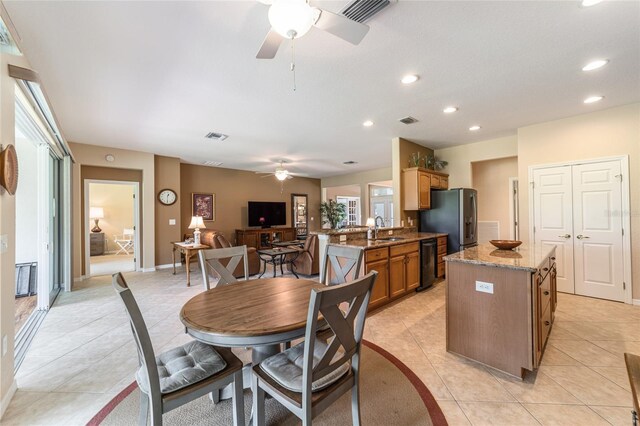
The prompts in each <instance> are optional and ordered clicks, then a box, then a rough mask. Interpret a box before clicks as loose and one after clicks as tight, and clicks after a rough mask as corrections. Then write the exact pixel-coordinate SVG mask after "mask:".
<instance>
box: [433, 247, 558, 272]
mask: <svg viewBox="0 0 640 426" xmlns="http://www.w3.org/2000/svg"><path fill="white" fill-rule="evenodd" d="M554 249H555V246H553V247H549V246H540V245H539V246H535V245H533V244H522V245H521V246H520V247H517V248H515V249H513V250H498V249H497V248H495V247H494V246H492V245H491V244H480V245H478V246H476V247H471V248H468V249H466V250H463V251H460V252H458V253H453V254H450V255H448V256H445V257H444V260H446V261H447V262H462V263H471V264H474V265H485V266H494V267H498V268H509V269H522V270H526V271H531V272H535V271H537V270H538V266H539V265H540V264H541V263H542V262H543V261H544V260H545V259H546V258H547V257H549V256H550V255H551V252H552V251H553V250H554Z"/></svg>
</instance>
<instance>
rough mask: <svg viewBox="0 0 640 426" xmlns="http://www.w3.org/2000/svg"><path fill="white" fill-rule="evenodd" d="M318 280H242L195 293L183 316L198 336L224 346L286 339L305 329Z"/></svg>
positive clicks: (186, 324)
mask: <svg viewBox="0 0 640 426" xmlns="http://www.w3.org/2000/svg"><path fill="white" fill-rule="evenodd" d="M314 288H318V289H320V288H324V285H322V284H321V283H319V282H317V281H312V280H307V279H298V278H293V277H291V278H290V277H277V278H262V279H257V280H249V281H238V282H237V283H233V284H230V285H225V286H222V287H217V288H213V289H211V290H208V291H205V292H203V293H200V294H198V295H197V296H195V297H193V298H192V299H190V300H189V301H188V302H187V303H186V304H185V305H184V306H183V307H182V310H181V311H180V320H181V321H182V323H183V324H184V325H185V327H186V328H187V331H188V333H189V334H190V335H192V336H193V337H195V338H196V339H198V340H200V341H203V342H206V343H210V344H215V345H221V346H255V345H267V344H275V343H280V342H286V341H289V340H292V339H293V338H297V337H301V336H303V335H304V331H305V327H306V323H307V314H308V310H309V298H310V296H311V290H312V289H314Z"/></svg>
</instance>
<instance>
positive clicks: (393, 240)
mask: <svg viewBox="0 0 640 426" xmlns="http://www.w3.org/2000/svg"><path fill="white" fill-rule="evenodd" d="M317 234H318V237H319V240H320V253H324V250H325V247H326V246H327V245H339V246H347V247H358V248H362V249H364V256H363V257H364V259H363V265H362V267H361V269H360V270H361V271H362V272H363V273H365V274H366V273H369V272H371V271H373V270H375V271H377V272H378V277H377V278H376V283H375V284H374V286H373V290H372V291H371V298H370V299H369V310H373V309H376V308H379V307H380V306H383V305H386V304H387V303H389V302H391V301H393V300H396V299H398V298H400V297H402V296H405V295H407V294H409V293H412V292H414V291H415V290H416V289H417V288H418V287H419V286H420V276H421V275H420V274H421V264H420V258H421V256H420V242H421V241H423V240H429V239H433V240H435V241H437V242H438V251H437V253H436V257H437V259H436V262H437V261H439V260H441V259H442V258H443V257H444V256H445V255H446V252H447V234H441V233H430V232H416V230H415V228H382V229H380V230H379V234H378V237H379V238H378V239H375V240H368V239H367V236H366V228H365V231H363V230H353V231H344V232H340V231H324V232H318V233H317ZM320 261H321V265H320V268H321V270H322V268H323V267H324V266H323V263H324V259H322V258H321V259H320ZM443 262H444V261H443ZM443 265H444V263H443ZM436 267H437V266H436ZM435 272H436V275H438V271H437V270H436V271H435ZM442 272H443V274H444V270H443V271H442Z"/></svg>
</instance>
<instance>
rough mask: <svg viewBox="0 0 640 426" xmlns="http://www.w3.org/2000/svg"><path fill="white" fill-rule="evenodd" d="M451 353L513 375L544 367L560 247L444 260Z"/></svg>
mask: <svg viewBox="0 0 640 426" xmlns="http://www.w3.org/2000/svg"><path fill="white" fill-rule="evenodd" d="M445 260H446V262H447V296H446V300H447V302H446V303H447V351H448V352H453V353H456V354H459V355H462V356H465V357H467V358H470V359H473V360H476V361H479V362H481V363H483V364H486V365H489V366H491V367H493V368H496V369H498V370H501V371H503V372H505V373H508V374H511V375H513V376H516V377H519V378H521V379H522V378H524V375H525V371H526V370H529V371H532V370H534V369H535V368H537V367H538V366H539V365H540V361H541V359H542V356H543V353H544V348H545V344H546V342H547V338H548V337H549V333H550V331H551V327H552V325H553V320H554V313H555V310H556V305H557V297H556V263H555V246H552V247H549V246H540V247H534V246H526V245H523V246H521V247H519V248H518V249H516V250H514V251H511V250H497V249H496V248H495V247H493V246H490V245H489V244H482V245H479V246H477V247H472V248H470V249H466V250H463V251H461V252H458V253H454V254H451V255H449V256H446V257H445Z"/></svg>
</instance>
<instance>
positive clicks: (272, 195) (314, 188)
mask: <svg viewBox="0 0 640 426" xmlns="http://www.w3.org/2000/svg"><path fill="white" fill-rule="evenodd" d="M180 186H181V194H182V197H181V200H182V201H181V202H180V208H181V214H182V218H183V220H182V231H183V233H190V232H191V231H189V230H188V229H187V227H188V226H189V220H190V219H191V194H192V193H193V192H197V193H213V194H215V195H216V199H215V204H216V205H215V216H216V220H215V221H213V222H209V221H206V222H205V225H206V227H207V228H211V229H216V230H218V231H220V232H222V233H223V234H224V236H225V237H227V238H228V239H229V241H231V242H232V243H233V242H234V241H235V230H236V229H238V228H246V227H247V202H248V201H284V202H286V203H287V226H288V227H290V226H291V194H292V193H293V194H307V195H308V200H309V207H308V208H309V230H311V231H313V230H317V229H318V228H319V227H320V226H321V220H320V180H319V179H310V178H301V177H294V178H293V179H290V180H287V181H286V182H285V183H284V186H283V187H282V189H283V190H282V193H281V192H280V182H278V181H277V180H276V178H275V177H273V178H264V179H263V178H261V177H260V176H259V175H256V174H255V173H254V172H248V171H244V170H232V169H223V168H218V167H205V166H196V165H192V164H181V165H180ZM187 219H189V220H187Z"/></svg>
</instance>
